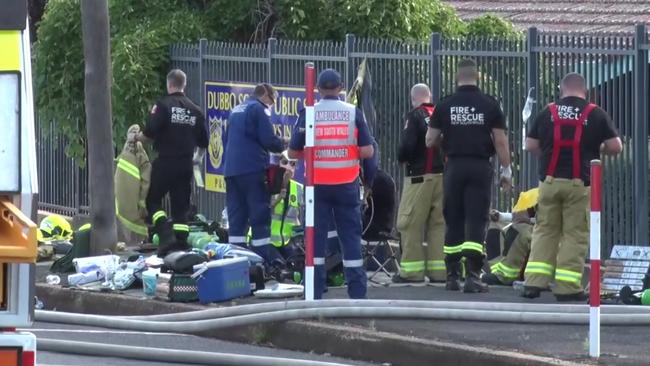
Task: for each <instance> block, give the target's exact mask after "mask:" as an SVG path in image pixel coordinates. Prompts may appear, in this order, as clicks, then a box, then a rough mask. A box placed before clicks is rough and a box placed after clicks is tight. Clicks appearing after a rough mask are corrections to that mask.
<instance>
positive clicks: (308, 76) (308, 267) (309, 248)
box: [305, 62, 316, 301]
mask: <svg viewBox="0 0 650 366" xmlns="http://www.w3.org/2000/svg"><path fill="white" fill-rule="evenodd" d="M315 80H316V70H315V69H314V64H313V63H312V62H308V63H306V64H305V134H306V136H305V201H306V207H305V211H306V213H305V300H307V301H312V300H314V155H313V148H314V82H315Z"/></svg>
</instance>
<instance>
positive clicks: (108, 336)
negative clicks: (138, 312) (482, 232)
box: [24, 322, 377, 366]
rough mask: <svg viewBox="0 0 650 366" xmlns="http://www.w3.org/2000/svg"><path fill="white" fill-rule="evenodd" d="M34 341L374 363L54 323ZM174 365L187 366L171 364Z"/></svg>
mask: <svg viewBox="0 0 650 366" xmlns="http://www.w3.org/2000/svg"><path fill="white" fill-rule="evenodd" d="M24 330H26V331H30V332H32V333H34V334H35V335H36V337H37V338H47V339H58V340H69V341H82V342H94V343H103V344H113V345H127V346H136V347H151V348H152V352H155V350H154V349H155V348H164V349H180V350H185V351H189V350H194V351H203V352H220V353H235V354H243V355H255V356H268V357H281V358H289V359H304V360H316V361H324V362H333V363H340V364H344V365H355V366H377V364H372V363H367V362H359V361H351V360H345V359H341V358H336V357H330V356H328V355H316V354H310V353H301V352H292V351H285V350H278V349H274V348H268V347H260V346H255V345H249V344H240V343H232V342H224V341H219V340H215V339H208V338H201V337H197V336H190V335H181V334H169V333H162V334H161V333H139V332H131V331H120V330H110V329H103V328H95V327H81V326H76V325H64V324H55V323H44V322H36V323H34V325H33V327H32V328H31V329H24ZM37 364H38V365H40V366H88V365H95V366H100V365H101V366H169V365H171V364H170V363H160V362H149V361H137V360H125V359H121V358H119V355H116V357H93V356H81V355H73V354H60V353H52V352H45V351H38V352H37ZM173 365H178V366H185V365H187V366H189V365H191V364H179V363H173Z"/></svg>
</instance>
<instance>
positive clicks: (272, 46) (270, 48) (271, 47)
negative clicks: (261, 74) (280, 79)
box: [266, 38, 278, 84]
mask: <svg viewBox="0 0 650 366" xmlns="http://www.w3.org/2000/svg"><path fill="white" fill-rule="evenodd" d="M277 47H278V40H277V39H275V38H269V40H268V43H267V49H266V50H267V52H268V56H267V57H268V65H267V66H266V67H267V75H266V82H268V83H270V84H273V67H272V66H273V55H274V54H275V53H276V49H277Z"/></svg>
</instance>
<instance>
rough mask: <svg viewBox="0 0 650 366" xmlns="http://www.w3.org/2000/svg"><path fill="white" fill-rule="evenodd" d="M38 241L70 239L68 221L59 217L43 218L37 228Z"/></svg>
mask: <svg viewBox="0 0 650 366" xmlns="http://www.w3.org/2000/svg"><path fill="white" fill-rule="evenodd" d="M37 237H38V241H40V242H44V241H55V240H70V239H72V226H71V225H70V223H69V222H68V220H66V219H64V218H63V217H62V216H59V215H49V216H47V217H45V218H44V219H43V220H42V221H41V224H40V226H39V228H38V232H37Z"/></svg>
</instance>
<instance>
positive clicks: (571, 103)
mask: <svg viewBox="0 0 650 366" xmlns="http://www.w3.org/2000/svg"><path fill="white" fill-rule="evenodd" d="M587 103H588V102H587V101H586V100H585V99H582V98H578V97H567V98H562V99H560V100H559V101H558V102H557V103H556V104H557V106H558V115H559V117H560V118H569V119H578V118H579V117H580V111H581V110H583V109H584V108H585V107H586V106H587ZM553 129H554V124H553V119H552V117H551V111H550V110H549V109H548V106H547V107H546V108H544V110H543V111H541V112H540V113H539V115H537V117H536V118H535V120H534V121H533V124H532V125H531V126H530V130H529V131H528V137H530V138H532V139H536V140H539V147H540V149H541V150H542V155H541V157H540V164H539V177H540V180H544V178H545V177H546V171H547V169H548V165H549V163H550V161H551V155H552V154H553ZM561 132H562V140H572V139H573V136H574V133H575V128H574V127H571V126H563V127H562V130H561ZM617 136H618V133H617V132H616V129H615V128H614V123H613V122H612V119H611V118H610V117H609V115H608V114H607V112H605V111H604V110H603V109H602V108H600V107H596V108H594V109H593V110H592V111H591V113H589V116H588V117H587V120H586V121H585V125H584V127H583V130H582V139H581V141H580V160H582V161H581V173H580V175H581V179H582V180H583V181H584V182H585V184H586V185H589V184H590V179H589V178H590V168H591V165H590V164H591V160H593V159H599V158H600V145H601V144H602V143H603V142H604V141H605V140H609V139H611V138H615V137H617ZM555 177H556V178H564V179H572V178H573V149H571V148H562V149H560V155H559V158H558V162H557V167H556V169H555Z"/></svg>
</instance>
